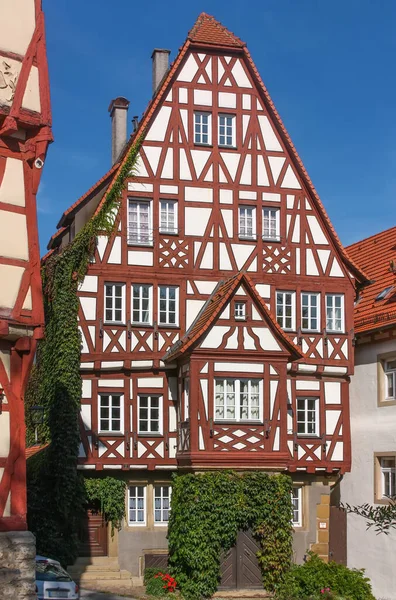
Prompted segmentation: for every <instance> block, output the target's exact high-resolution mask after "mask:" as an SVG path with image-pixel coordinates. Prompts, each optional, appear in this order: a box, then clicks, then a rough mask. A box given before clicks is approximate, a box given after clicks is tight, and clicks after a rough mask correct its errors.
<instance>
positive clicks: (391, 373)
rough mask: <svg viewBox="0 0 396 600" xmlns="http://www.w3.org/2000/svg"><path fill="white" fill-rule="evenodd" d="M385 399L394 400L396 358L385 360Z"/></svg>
mask: <svg viewBox="0 0 396 600" xmlns="http://www.w3.org/2000/svg"><path fill="white" fill-rule="evenodd" d="M384 370H385V400H396V358H394V359H392V360H386V361H385V368H384Z"/></svg>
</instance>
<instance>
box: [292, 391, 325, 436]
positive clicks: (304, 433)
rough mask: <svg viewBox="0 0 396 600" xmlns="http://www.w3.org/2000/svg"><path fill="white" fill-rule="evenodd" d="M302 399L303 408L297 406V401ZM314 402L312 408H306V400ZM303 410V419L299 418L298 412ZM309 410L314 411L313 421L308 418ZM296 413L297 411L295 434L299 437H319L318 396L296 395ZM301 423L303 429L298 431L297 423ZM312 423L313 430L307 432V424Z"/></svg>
mask: <svg viewBox="0 0 396 600" xmlns="http://www.w3.org/2000/svg"><path fill="white" fill-rule="evenodd" d="M300 401H304V408H303V409H300V408H299V402H300ZM312 401H313V402H314V410H313V411H312V410H311V409H310V410H308V402H312ZM301 411H303V412H304V420H300V419H299V417H300V414H299V413H300V412H301ZM310 412H314V421H312V419H309V418H308V417H309V414H308V413H310ZM296 413H297V435H298V436H300V437H319V431H320V428H319V419H320V411H319V398H318V397H317V396H297V398H296ZM300 423H302V424H303V425H304V431H301V432H300V431H299V424H300ZM312 423H313V424H314V431H311V432H308V429H309V425H310V424H312Z"/></svg>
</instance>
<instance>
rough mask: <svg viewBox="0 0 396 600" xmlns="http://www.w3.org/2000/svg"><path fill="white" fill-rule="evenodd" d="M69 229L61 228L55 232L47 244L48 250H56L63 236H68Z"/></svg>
mask: <svg viewBox="0 0 396 600" xmlns="http://www.w3.org/2000/svg"><path fill="white" fill-rule="evenodd" d="M66 233H67V227H61V228H60V229H58V231H55V233H54V234H53V235H51V237H50V239H49V242H48V244H47V250H52V248H56V246H58V245H59V243H60V240H61V239H62V236H64V235H66Z"/></svg>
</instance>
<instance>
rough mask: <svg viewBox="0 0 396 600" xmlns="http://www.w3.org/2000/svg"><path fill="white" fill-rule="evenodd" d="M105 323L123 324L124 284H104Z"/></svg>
mask: <svg viewBox="0 0 396 600" xmlns="http://www.w3.org/2000/svg"><path fill="white" fill-rule="evenodd" d="M105 322H106V323H124V322H125V284H123V283H105Z"/></svg>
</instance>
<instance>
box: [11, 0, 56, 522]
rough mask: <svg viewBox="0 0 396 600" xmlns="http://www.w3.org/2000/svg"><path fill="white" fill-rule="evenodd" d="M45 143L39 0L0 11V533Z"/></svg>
mask: <svg viewBox="0 0 396 600" xmlns="http://www.w3.org/2000/svg"><path fill="white" fill-rule="evenodd" d="M51 141H52V134H51V110H50V97H49V84H48V69H47V57H46V46H45V31H44V14H43V11H42V6H41V0H8V1H7V0H4V1H3V2H1V5H0V532H1V531H10V530H24V529H26V477H25V471H26V468H25V466H26V463H25V418H24V404H23V396H24V392H25V387H26V383H27V378H28V375H29V370H30V367H31V364H32V361H33V357H34V353H35V348H36V341H37V339H39V338H40V337H42V335H43V325H44V314H43V303H42V295H41V277H40V250H39V244H38V230H37V211H36V194H37V190H38V186H39V183H40V178H41V173H42V167H43V164H44V160H45V157H46V152H47V146H48V144H49V143H50V142H51Z"/></svg>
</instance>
